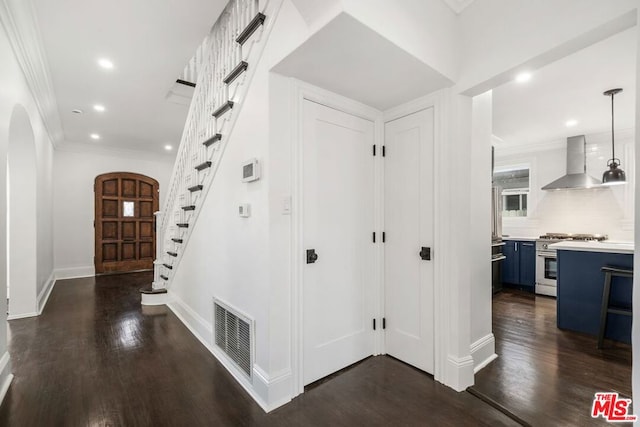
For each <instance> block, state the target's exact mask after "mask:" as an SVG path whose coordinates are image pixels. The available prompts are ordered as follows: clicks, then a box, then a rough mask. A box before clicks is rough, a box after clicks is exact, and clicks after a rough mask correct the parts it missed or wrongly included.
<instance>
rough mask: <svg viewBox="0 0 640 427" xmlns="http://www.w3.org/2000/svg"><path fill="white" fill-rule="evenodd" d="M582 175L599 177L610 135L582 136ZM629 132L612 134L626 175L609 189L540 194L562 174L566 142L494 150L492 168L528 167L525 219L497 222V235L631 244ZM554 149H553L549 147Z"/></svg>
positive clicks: (631, 152)
mask: <svg viewBox="0 0 640 427" xmlns="http://www.w3.org/2000/svg"><path fill="white" fill-rule="evenodd" d="M586 140H587V173H588V174H590V175H591V176H593V177H594V178H597V179H602V173H603V172H604V171H605V170H606V169H607V167H606V164H607V160H608V159H609V158H610V157H611V134H610V132H603V133H600V134H592V135H586ZM634 141H635V136H634V132H633V130H631V129H627V130H621V131H617V132H616V157H618V158H620V160H621V162H622V164H621V167H622V169H623V170H624V171H625V172H626V174H627V184H626V185H622V186H612V187H609V188H594V189H583V190H558V191H543V190H541V187H542V186H544V185H546V184H548V183H550V182H552V181H554V180H555V179H557V178H560V177H561V176H563V175H564V174H565V173H566V149H565V147H566V141H556V142H551V143H550V144H549V143H548V141H541V145H540V147H541V148H536V146H535V145H531V146H527V147H523V148H521V149H520V150H518V148H515V147H514V148H511V149H505V148H502V147H500V146H496V151H495V153H496V170H500V169H501V168H509V167H511V166H515V165H529V166H530V172H529V173H530V178H529V179H530V193H529V196H528V216H527V217H526V218H516V217H505V218H503V228H502V232H503V234H506V235H510V236H516V237H536V236H539V235H541V234H544V233H549V232H555V233H597V234H607V235H608V236H609V238H610V239H611V240H622V241H633V194H634V191H635V183H634V179H635V159H634V157H635V153H634ZM552 147H556V148H552Z"/></svg>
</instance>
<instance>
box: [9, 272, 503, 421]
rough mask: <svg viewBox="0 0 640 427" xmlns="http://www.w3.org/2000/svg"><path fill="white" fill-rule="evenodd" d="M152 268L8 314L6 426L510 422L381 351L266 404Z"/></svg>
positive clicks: (83, 284) (76, 283) (59, 289)
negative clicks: (167, 293)
mask: <svg viewBox="0 0 640 427" xmlns="http://www.w3.org/2000/svg"><path fill="white" fill-rule="evenodd" d="M151 280H152V274H150V273H133V274H127V275H113V276H101V277H98V278H84V279H73V280H61V281H58V282H57V283H56V286H55V288H54V290H53V292H52V294H51V297H50V299H49V302H48V304H47V306H46V308H45V310H44V313H43V314H42V315H41V316H40V317H37V318H31V319H22V320H14V321H11V322H9V331H10V343H9V349H10V353H11V359H12V364H13V372H14V374H15V379H14V382H13V384H12V385H11V387H10V389H9V392H8V393H7V396H6V398H5V400H4V402H3V404H2V406H1V407H0V425H1V426H20V427H23V426H74V427H75V426H127V427H129V426H356V425H367V426H390V425H394V426H401V425H402V426H467V425H468V426H511V425H516V424H515V423H514V422H513V421H512V420H511V419H509V418H508V417H506V416H505V415H504V414H502V413H500V412H499V411H497V410H495V409H494V408H492V407H490V406H488V405H487V404H485V403H483V402H481V401H480V400H478V399H476V398H474V397H473V396H471V395H470V394H468V393H466V392H464V393H456V392H455V391H453V390H451V389H449V388H447V387H445V386H443V385H441V384H439V383H437V382H435V381H434V380H433V378H432V377H431V376H429V375H427V374H424V373H422V372H420V371H417V370H416V369H414V368H411V367H409V366H407V365H405V364H403V363H401V362H399V361H397V360H395V359H392V358H390V357H384V356H380V357H372V358H370V359H367V360H366V361H364V362H363V363H360V364H358V365H356V366H354V367H353V368H351V369H348V370H346V371H345V372H343V373H341V374H340V375H337V376H336V377H334V378H331V379H329V380H327V381H325V382H323V383H321V384H319V385H318V386H316V387H314V388H313V389H312V390H309V391H308V392H306V393H304V394H303V395H301V396H300V397H298V398H296V399H294V400H293V401H292V402H291V403H289V404H288V405H285V406H284V407H281V408H279V409H277V410H275V411H273V412H272V413H269V414H266V413H264V411H263V410H262V409H261V408H260V407H259V406H258V405H257V404H256V403H255V402H254V401H253V400H252V399H251V398H250V397H249V396H248V395H247V393H246V392H245V391H244V390H243V389H242V387H241V386H240V385H238V383H237V382H236V381H235V380H234V379H233V378H232V377H231V375H229V374H228V373H227V371H226V370H225V369H224V368H223V367H222V365H221V364H220V363H218V362H217V361H216V360H215V358H214V357H213V356H212V355H211V354H210V353H209V352H208V351H207V350H206V349H205V348H204V347H203V346H202V344H201V343H200V342H199V341H198V340H197V339H196V338H195V337H194V336H193V335H192V334H191V333H190V332H189V331H188V330H187V328H186V327H185V326H184V325H183V324H182V323H181V322H180V321H179V320H178V318H177V317H176V316H175V315H174V314H173V313H172V312H171V311H169V310H168V309H167V308H166V307H164V306H160V307H141V305H140V294H139V292H138V289H139V288H140V287H142V286H144V285H146V284H148V283H149V282H150V281H151Z"/></svg>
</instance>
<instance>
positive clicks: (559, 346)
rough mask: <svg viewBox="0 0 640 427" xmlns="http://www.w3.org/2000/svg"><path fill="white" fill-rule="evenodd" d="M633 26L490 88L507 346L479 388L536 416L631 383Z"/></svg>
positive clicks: (499, 309) (582, 409)
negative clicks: (606, 292) (607, 278)
mask: <svg viewBox="0 0 640 427" xmlns="http://www.w3.org/2000/svg"><path fill="white" fill-rule="evenodd" d="M634 31H635V28H632V29H631V30H625V31H622V32H620V33H618V34H616V35H614V36H612V37H609V38H608V39H605V40H603V41H601V42H598V43H596V44H594V45H592V46H589V47H587V48H585V49H583V50H581V51H579V52H576V53H575V54H573V55H571V56H568V57H565V58H563V59H561V60H559V61H557V62H555V63H552V64H550V65H548V66H546V67H544V68H541V69H539V70H536V71H535V72H532V73H528V74H522V75H519V76H518V77H517V78H516V80H515V81H512V82H510V83H507V84H505V85H503V86H501V87H498V88H496V89H494V90H493V134H494V138H493V139H494V141H493V142H494V143H493V148H494V169H493V170H494V174H493V184H494V191H493V209H494V211H495V212H497V213H499V214H498V215H495V216H494V220H493V221H494V222H493V227H492V228H493V230H494V237H493V241H492V266H493V286H492V287H493V292H494V298H493V330H494V334H495V336H496V353H497V354H498V359H497V360H496V361H495V362H494V363H493V364H492V365H493V366H491V365H490V366H489V367H488V368H487V369H485V370H484V371H481V372H480V373H479V375H478V376H477V383H476V386H475V387H474V388H475V389H476V390H477V391H478V392H479V393H482V394H483V395H484V396H485V397H487V398H488V399H490V400H492V401H493V402H494V403H495V404H497V405H501V406H503V407H504V408H505V409H506V410H508V411H510V412H512V413H513V414H515V415H516V416H518V417H521V419H522V420H524V421H525V422H528V423H532V424H538V423H542V422H549V421H550V420H551V419H552V418H545V416H548V414H543V413H542V412H543V411H542V408H541V406H543V405H545V404H546V405H550V404H551V403H550V401H551V400H553V399H554V397H555V398H556V399H557V400H559V401H560V403H558V402H554V404H553V407H554V408H556V409H557V412H556V418H555V420H556V421H558V418H557V414H561V415H560V416H565V417H566V420H567V422H568V423H569V424H572V423H576V422H578V421H577V419H578V418H575V417H581V416H586V418H584V419H582V418H579V419H580V420H581V421H580V423H582V425H584V424H588V423H591V422H595V420H591V419H590V417H589V414H588V410H589V409H590V406H589V405H590V404H591V402H592V400H593V394H594V393H595V392H596V391H616V392H619V393H620V395H623V396H625V397H630V395H631V346H630V342H631V316H630V314H631V313H630V303H631V287H632V284H631V280H632V279H631V278H630V277H629V275H630V274H632V268H633V253H634V244H633V238H634V230H633V215H634V197H633V195H634V184H633V182H634V179H635V178H634V176H635V163H634V156H635V154H634V151H635V147H634V145H635V144H634V139H635V129H634V117H635V102H636V100H635V96H634V93H635V87H636V83H635V81H636V80H635V79H636V54H635V52H636V40H635V38H634ZM618 88H621V89H622V91H617V90H613V91H611V89H618ZM613 150H615V153H613ZM612 158H615V159H616V160H615V166H613V165H611V163H612V161H611V160H609V159H612ZM620 170H623V171H624V173H625V175H626V180H625V181H624V183H623V185H602V184H601V181H602V180H603V175H604V174H605V172H609V171H613V172H609V173H608V174H606V175H607V177H606V179H609V178H613V179H612V180H611V181H614V180H616V179H617V178H620V173H619V171H620ZM608 184H612V182H609V183H608ZM500 216H501V218H500ZM606 266H609V267H614V268H615V270H614V271H612V277H611V281H610V296H609V297H604V298H603V288H604V284H605V272H603V271H601V269H602V267H606ZM630 271H631V273H630ZM603 299H606V300H609V301H610V302H611V306H614V305H615V307H608V306H607V304H604V305H603ZM603 307H604V308H603ZM607 309H609V310H607ZM603 325H604V326H603ZM508 378H510V380H507V379H508ZM513 378H517V380H516V379H513ZM522 390H527V391H528V393H522ZM563 400H564V401H565V404H564V405H563V404H562V401H563ZM567 408H569V409H567ZM572 411H573V412H572ZM552 412H553V411H552Z"/></svg>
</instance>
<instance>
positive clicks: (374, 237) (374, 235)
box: [373, 231, 376, 243]
mask: <svg viewBox="0 0 640 427" xmlns="http://www.w3.org/2000/svg"><path fill="white" fill-rule="evenodd" d="M375 242H376V232H375V231H374V232H373V243H375Z"/></svg>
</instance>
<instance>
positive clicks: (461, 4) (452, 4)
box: [442, 0, 474, 15]
mask: <svg viewBox="0 0 640 427" xmlns="http://www.w3.org/2000/svg"><path fill="white" fill-rule="evenodd" d="M442 1H443V2H445V4H446V5H447V6H449V8H451V10H453V11H454V12H455V13H456V15H459V14H461V13H462V11H463V10H465V9H466V8H467V7H468V6H469V5H470V4H471V3H473V1H474V0H442Z"/></svg>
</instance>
